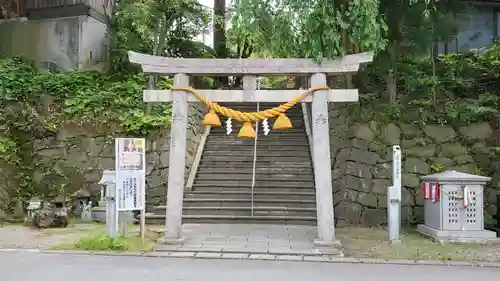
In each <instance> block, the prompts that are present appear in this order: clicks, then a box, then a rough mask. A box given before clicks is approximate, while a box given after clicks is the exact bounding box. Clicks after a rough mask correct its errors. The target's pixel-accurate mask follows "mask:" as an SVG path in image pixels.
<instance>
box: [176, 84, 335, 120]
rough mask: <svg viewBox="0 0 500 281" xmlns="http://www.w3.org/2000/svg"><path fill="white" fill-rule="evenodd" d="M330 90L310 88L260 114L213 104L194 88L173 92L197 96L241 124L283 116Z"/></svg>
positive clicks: (211, 107) (325, 87)
mask: <svg viewBox="0 0 500 281" xmlns="http://www.w3.org/2000/svg"><path fill="white" fill-rule="evenodd" d="M328 89H329V88H328V87H327V86H322V87H314V88H310V89H308V90H306V91H304V92H303V93H301V94H300V95H298V96H297V97H295V98H294V99H292V100H291V101H289V102H287V103H284V104H282V105H280V106H278V107H273V108H270V109H266V110H264V111H259V112H241V111H238V110H234V109H231V108H227V107H224V106H220V105H218V104H217V103H215V102H212V101H211V100H208V99H207V98H206V97H204V96H202V95H201V94H200V93H199V92H198V91H196V90H195V89H193V88H173V89H171V90H172V91H184V92H189V93H191V94H193V95H195V96H196V97H197V98H198V99H199V100H200V101H202V102H203V103H205V104H206V105H208V106H209V107H210V109H213V110H215V111H216V112H218V113H220V114H222V115H224V116H225V117H228V118H231V119H234V120H238V121H240V122H251V121H257V120H264V119H266V118H273V117H276V116H279V115H280V114H283V113H285V112H286V111H287V110H289V109H290V108H292V107H294V106H295V105H296V104H297V103H299V102H300V101H301V100H302V99H304V98H305V97H306V96H307V95H309V94H311V93H313V92H315V91H325V90H328Z"/></svg>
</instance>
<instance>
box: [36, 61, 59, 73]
mask: <svg viewBox="0 0 500 281" xmlns="http://www.w3.org/2000/svg"><path fill="white" fill-rule="evenodd" d="M40 68H41V69H43V70H47V71H49V72H58V71H59V69H58V67H57V64H56V63H54V62H51V61H42V62H41V63H40Z"/></svg>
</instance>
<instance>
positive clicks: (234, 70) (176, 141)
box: [129, 52, 373, 251]
mask: <svg viewBox="0 0 500 281" xmlns="http://www.w3.org/2000/svg"><path fill="white" fill-rule="evenodd" d="M129 60H130V61H131V62H132V63H136V64H140V65H141V66H142V70H143V71H144V72H145V73H153V74H161V75H167V76H174V88H185V87H189V77H188V76H187V75H186V74H189V75H200V76H203V75H212V76H224V75H226V76H232V75H246V76H247V77H245V78H246V79H244V81H248V82H250V81H255V79H254V78H255V77H256V76H257V75H282V76H283V75H312V76H311V86H312V87H320V86H326V85H327V83H326V82H327V81H326V75H327V74H328V75H339V74H345V73H354V72H357V71H358V69H359V65H360V64H362V63H366V62H371V61H372V60H373V53H361V54H355V55H348V56H345V57H343V58H340V59H336V60H330V61H328V60H327V61H323V62H322V63H321V64H318V63H316V62H313V61H312V60H308V59H270V60H260V59H178V58H165V57H156V56H150V55H144V54H138V53H135V52H129ZM245 83H247V82H245ZM253 86H255V85H253ZM253 86H251V85H244V90H199V91H198V92H200V94H202V95H203V96H205V97H206V98H208V99H209V100H212V101H214V102H226V103H227V102H281V103H284V102H288V101H290V100H292V99H293V98H294V97H296V96H298V95H299V94H300V93H301V91H297V90H253V89H255V87H253ZM250 89H251V90H250ZM144 101H145V102H173V106H172V128H171V136H170V162H169V172H168V187H167V188H168V191H167V210H166V223H165V228H166V229H165V237H164V241H163V242H165V243H175V242H182V241H183V237H182V236H181V226H182V205H183V195H184V194H183V193H184V177H185V161H186V130H187V111H188V102H198V100H197V98H196V97H194V96H193V95H191V94H189V93H182V92H175V93H173V92H172V91H169V90H145V91H144ZM355 101H358V91H357V90H356V89H347V90H341V89H331V90H325V91H316V92H315V93H314V94H312V95H310V96H308V97H306V98H304V99H303V100H302V101H301V102H312V110H311V111H312V135H313V138H312V139H313V145H312V151H311V154H312V158H313V164H314V180H315V185H316V209H317V223H318V239H317V241H315V245H316V246H317V247H321V248H323V249H324V247H326V249H332V250H334V251H335V248H336V247H335V246H337V245H339V244H340V243H339V242H338V240H337V239H336V238H335V224H334V210H333V192H332V177H331V161H330V134H329V125H328V102H355ZM332 246H333V247H332Z"/></svg>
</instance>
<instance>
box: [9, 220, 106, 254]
mask: <svg viewBox="0 0 500 281" xmlns="http://www.w3.org/2000/svg"><path fill="white" fill-rule="evenodd" d="M100 228H101V229H102V226H101V225H97V224H75V225H71V226H69V227H67V228H54V229H44V230H38V229H34V228H29V227H26V226H22V225H3V226H0V248H16V249H48V248H50V247H52V246H55V245H58V244H66V243H76V242H77V241H78V240H79V239H80V238H82V237H85V236H87V235H89V233H91V232H92V231H96V230H99V229H100Z"/></svg>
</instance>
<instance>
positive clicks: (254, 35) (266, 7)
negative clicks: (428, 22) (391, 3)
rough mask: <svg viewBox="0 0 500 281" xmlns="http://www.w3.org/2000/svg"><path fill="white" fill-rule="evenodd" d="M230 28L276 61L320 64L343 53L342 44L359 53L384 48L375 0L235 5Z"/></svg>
mask: <svg viewBox="0 0 500 281" xmlns="http://www.w3.org/2000/svg"><path fill="white" fill-rule="evenodd" d="M232 4H233V6H234V7H235V15H234V16H233V19H232V26H233V29H234V30H235V32H236V31H238V33H239V34H240V37H241V36H246V37H247V38H249V40H251V41H252V43H253V44H254V45H255V46H254V47H255V48H258V50H257V51H259V52H262V53H265V54H269V55H272V56H276V57H306V58H314V59H317V60H321V59H323V58H334V57H338V56H340V55H342V54H345V53H346V49H345V48H344V43H343V40H347V39H348V38H349V40H351V41H352V42H354V43H356V44H357V45H359V46H360V47H361V48H362V49H363V50H380V49H383V48H384V47H385V45H386V43H387V42H386V39H385V38H383V33H384V31H385V30H386V28H387V27H386V25H385V23H384V22H383V21H382V20H381V18H380V16H379V11H378V7H379V1H378V0H365V1H361V0H349V1H335V2H334V3H332V2H331V1H323V0H318V1H300V0H286V1H274V0H273V1H266V0H234V1H233V3H232Z"/></svg>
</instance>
